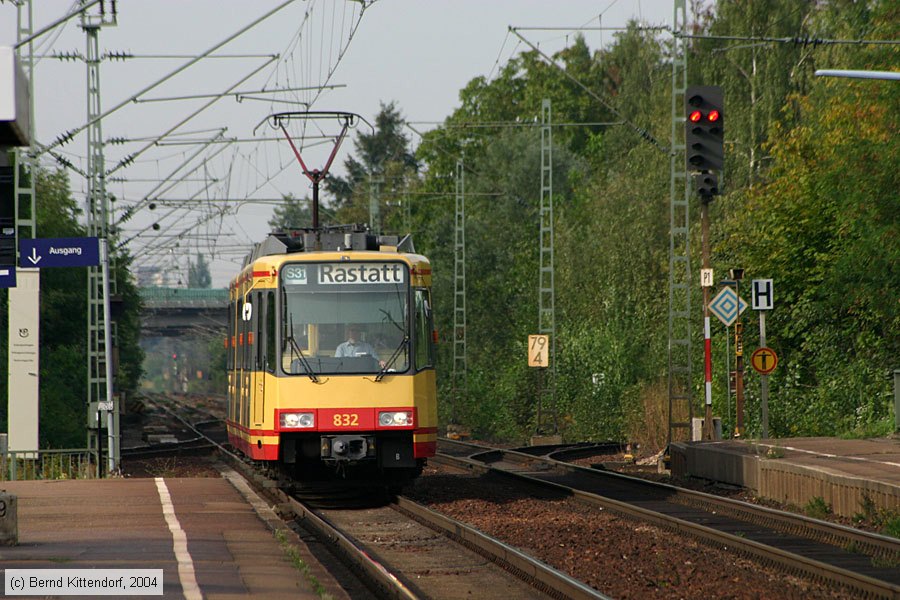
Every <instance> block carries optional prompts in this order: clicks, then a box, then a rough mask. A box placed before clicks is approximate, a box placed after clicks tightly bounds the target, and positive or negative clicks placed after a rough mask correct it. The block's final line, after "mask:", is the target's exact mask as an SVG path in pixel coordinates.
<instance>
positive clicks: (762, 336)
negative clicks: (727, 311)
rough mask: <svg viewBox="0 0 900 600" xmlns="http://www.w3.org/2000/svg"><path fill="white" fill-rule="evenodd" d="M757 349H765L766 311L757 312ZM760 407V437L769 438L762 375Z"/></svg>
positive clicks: (766, 395)
mask: <svg viewBox="0 0 900 600" xmlns="http://www.w3.org/2000/svg"><path fill="white" fill-rule="evenodd" d="M759 347H760V348H765V347H766V311H764V310H761V311H759ZM759 386H760V392H759V395H760V407H761V409H762V427H761V430H762V431H761V433H760V437H761V438H762V439H766V438H768V437H769V376H768V375H762V376H761V377H760V381H759Z"/></svg>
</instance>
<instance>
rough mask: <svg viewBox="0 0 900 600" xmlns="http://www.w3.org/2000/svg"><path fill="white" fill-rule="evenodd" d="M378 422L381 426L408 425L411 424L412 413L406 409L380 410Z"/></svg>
mask: <svg viewBox="0 0 900 600" xmlns="http://www.w3.org/2000/svg"><path fill="white" fill-rule="evenodd" d="M378 424H379V425H381V426H382V427H409V426H411V425H412V424H413V414H412V413H411V412H410V411H408V410H400V411H391V412H380V413H378Z"/></svg>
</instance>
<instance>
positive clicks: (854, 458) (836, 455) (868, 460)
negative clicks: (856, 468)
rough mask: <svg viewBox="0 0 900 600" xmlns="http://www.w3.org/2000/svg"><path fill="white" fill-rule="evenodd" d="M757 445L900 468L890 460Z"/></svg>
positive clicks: (771, 445) (772, 445)
mask: <svg viewBox="0 0 900 600" xmlns="http://www.w3.org/2000/svg"><path fill="white" fill-rule="evenodd" d="M756 445H757V446H763V447H764V448H780V449H781V450H792V451H794V452H803V453H805V454H814V455H816V456H824V457H825V458H839V459H842V460H858V461H861V462H870V463H878V464H879V465H888V466H891V467H900V463H895V462H891V461H888V460H874V459H871V458H865V457H864V456H840V455H838V454H829V453H828V452H818V451H816V450H804V449H803V448H794V447H791V446H779V445H775V444H763V443H760V442H756Z"/></svg>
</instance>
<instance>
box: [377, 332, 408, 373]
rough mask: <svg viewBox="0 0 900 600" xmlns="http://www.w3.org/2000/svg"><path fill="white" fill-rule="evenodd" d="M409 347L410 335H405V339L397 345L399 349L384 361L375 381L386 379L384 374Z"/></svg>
mask: <svg viewBox="0 0 900 600" xmlns="http://www.w3.org/2000/svg"><path fill="white" fill-rule="evenodd" d="M407 347H409V336H408V335H404V336H403V339H402V340H400V345H399V346H397V349H396V350H394V353H393V354H391V357H390V358H389V359H388V360H387V362H386V363H384V366H383V367H381V370H380V371H378V375H376V376H375V381H381V380H382V379H384V376H385V375H387V372H388V369H390V368H391V367H392V366H393V365H394V363H395V362H397V358H398V357H399V356H400V354H401V353H402V352H403V349H404V348H407Z"/></svg>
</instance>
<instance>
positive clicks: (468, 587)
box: [135, 399, 608, 600]
mask: <svg viewBox="0 0 900 600" xmlns="http://www.w3.org/2000/svg"><path fill="white" fill-rule="evenodd" d="M152 403H153V406H154V407H155V409H157V410H160V411H162V412H164V413H165V414H166V415H168V416H169V417H171V418H173V419H176V420H177V421H178V422H179V423H180V427H183V428H184V430H186V431H188V432H190V433H192V434H193V435H194V436H195V437H192V438H190V439H186V440H183V441H182V442H178V443H173V444H168V445H170V446H175V447H173V448H169V449H168V450H170V451H172V452H175V451H177V449H178V448H177V447H181V448H182V450H186V451H188V452H190V451H191V450H193V449H194V448H195V441H194V440H196V439H205V440H206V445H205V446H203V448H205V449H207V451H208V450H209V449H215V450H216V452H217V454H218V456H219V457H221V459H222V461H223V462H226V463H227V466H225V467H223V471H224V472H225V473H226V476H228V477H232V478H234V477H238V475H237V474H238V473H240V476H241V477H243V478H244V479H246V480H248V481H250V482H253V484H254V487H255V488H256V492H257V493H258V494H260V495H262V496H263V497H265V498H267V499H268V501H269V502H271V503H272V504H273V505H276V506H278V507H279V511H280V512H281V515H282V517H283V518H284V519H285V520H286V521H292V522H293V523H295V525H296V527H297V528H298V529H301V530H302V531H305V532H309V533H311V534H313V535H314V536H315V537H316V538H317V539H319V540H321V541H322V542H323V543H324V545H325V546H327V547H328V549H329V551H330V552H332V553H334V554H335V555H336V556H337V557H338V558H339V559H341V560H342V561H343V562H344V563H345V565H346V566H347V568H348V569H349V571H350V572H351V573H352V577H355V578H358V579H359V580H360V581H361V582H362V583H363V584H364V585H365V586H366V588H367V589H369V590H370V591H371V592H372V594H373V597H377V598H406V599H409V598H430V599H435V600H441V599H444V598H460V597H473V598H479V599H484V600H492V599H495V598H496V599H497V600H505V599H507V598H523V599H532V598H533V599H544V598H576V599H589V598H591V599H598V598H599V599H605V598H608V597H607V596H604V595H603V594H601V593H600V592H598V591H597V590H594V589H593V588H591V587H589V586H587V585H585V584H583V583H581V582H579V581H577V580H575V579H573V578H571V577H569V576H567V575H566V574H564V573H562V572H559V571H557V570H555V569H553V568H551V567H549V566H547V565H545V564H543V563H541V562H540V561H538V560H536V559H534V558H532V557H530V556H528V555H526V554H524V553H522V552H520V551H519V550H517V549H515V548H512V547H510V546H508V545H506V544H503V543H502V542H499V541H497V540H495V539H493V538H491V537H490V536H487V535H485V534H483V533H481V532H479V531H477V530H475V529H473V528H472V527H469V526H467V525H465V524H463V523H460V522H458V521H455V520H453V519H451V518H449V517H447V516H444V515H441V514H440V513H438V512H435V511H432V510H429V509H428V508H426V507H423V506H421V505H418V504H416V503H415V502H412V501H410V500H408V499H405V498H397V499H396V501H395V502H393V503H391V504H388V505H384V504H383V503H380V502H375V503H374V505H372V506H368V507H365V508H357V509H355V510H345V509H323V508H312V507H310V506H309V505H307V504H305V503H304V502H301V501H299V500H298V499H296V498H295V497H292V495H291V491H290V489H289V488H288V489H281V488H280V487H279V486H278V485H277V484H276V482H274V481H272V480H271V479H269V478H268V477H267V476H266V475H265V474H262V473H260V472H258V471H257V470H255V468H254V466H253V465H252V464H249V463H248V462H247V461H245V460H244V459H243V458H242V457H240V456H238V455H236V454H233V453H232V452H230V451H229V450H228V449H227V448H226V447H225V446H224V445H223V444H221V443H219V442H218V441H216V440H213V439H210V438H209V437H208V432H204V431H201V430H199V429H198V428H197V427H196V426H195V425H196V424H193V423H191V422H189V421H188V420H186V419H185V418H184V417H183V416H181V415H180V414H178V413H179V411H178V410H177V408H176V407H174V406H173V407H169V406H167V405H166V404H167V403H163V402H161V401H160V399H154V400H152ZM140 451H141V452H143V453H144V454H138V453H137V450H136V453H135V456H148V455H149V456H152V455H154V453H155V452H156V451H157V448H155V447H151V446H148V447H146V448H142V449H140ZM148 453H149V454H148ZM348 587H350V588H352V589H357V590H358V589H359V587H358V585H356V584H354V583H349V584H348ZM356 596H357V594H356V593H354V597H356Z"/></svg>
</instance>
